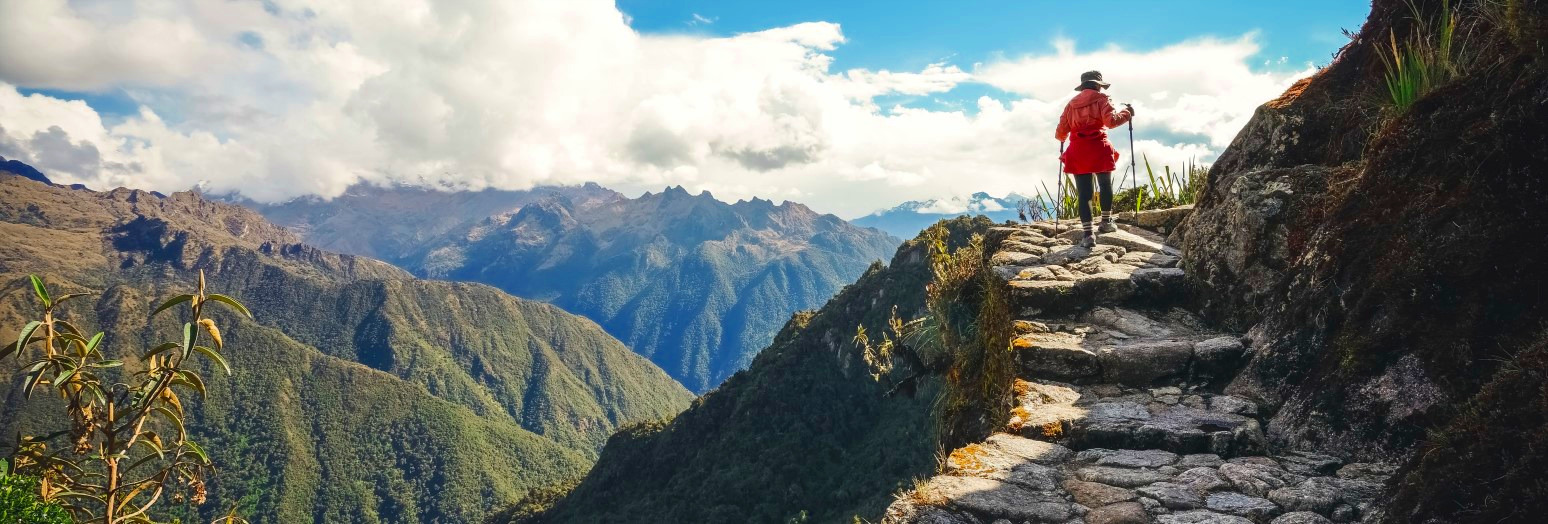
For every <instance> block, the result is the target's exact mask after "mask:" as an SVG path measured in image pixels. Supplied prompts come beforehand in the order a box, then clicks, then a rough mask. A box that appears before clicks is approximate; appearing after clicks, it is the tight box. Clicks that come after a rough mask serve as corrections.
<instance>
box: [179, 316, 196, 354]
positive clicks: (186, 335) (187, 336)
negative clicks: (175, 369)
mask: <svg viewBox="0 0 1548 524" xmlns="http://www.w3.org/2000/svg"><path fill="white" fill-rule="evenodd" d="M198 338H199V332H198V331H197V328H195V327H194V325H193V323H192V322H184V323H183V358H188V352H189V351H192V350H193V345H194V341H195V340H198Z"/></svg>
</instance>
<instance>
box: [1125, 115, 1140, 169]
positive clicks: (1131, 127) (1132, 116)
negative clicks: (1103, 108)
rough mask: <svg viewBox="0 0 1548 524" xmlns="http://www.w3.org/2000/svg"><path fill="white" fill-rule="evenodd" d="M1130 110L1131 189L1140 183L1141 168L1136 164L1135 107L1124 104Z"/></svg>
mask: <svg viewBox="0 0 1548 524" xmlns="http://www.w3.org/2000/svg"><path fill="white" fill-rule="evenodd" d="M1123 106H1124V107H1127V108H1129V187H1134V184H1137V183H1139V166H1138V165H1137V164H1135V163H1134V106H1132V105H1129V104H1124V105H1123Z"/></svg>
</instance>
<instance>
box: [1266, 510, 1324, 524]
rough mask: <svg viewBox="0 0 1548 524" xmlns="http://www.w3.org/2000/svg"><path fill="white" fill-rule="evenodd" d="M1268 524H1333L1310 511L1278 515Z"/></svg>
mask: <svg viewBox="0 0 1548 524" xmlns="http://www.w3.org/2000/svg"><path fill="white" fill-rule="evenodd" d="M1269 524H1333V521H1331V520H1328V519H1327V517H1324V516H1322V515H1318V514H1316V513H1312V512H1310V511H1295V512H1291V513H1286V514H1284V515H1280V516H1279V517H1277V518H1275V519H1274V520H1273V522H1270V523H1269Z"/></svg>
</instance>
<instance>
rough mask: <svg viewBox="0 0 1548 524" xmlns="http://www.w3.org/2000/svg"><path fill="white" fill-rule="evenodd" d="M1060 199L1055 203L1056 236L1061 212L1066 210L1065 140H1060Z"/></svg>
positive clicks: (1058, 231) (1058, 230)
mask: <svg viewBox="0 0 1548 524" xmlns="http://www.w3.org/2000/svg"><path fill="white" fill-rule="evenodd" d="M1058 183H1059V191H1058V194H1059V201H1058V202H1057V203H1055V204H1054V208H1053V209H1054V236H1059V233H1060V229H1059V212H1060V211H1063V210H1064V141H1063V140H1060V141H1059V182H1058Z"/></svg>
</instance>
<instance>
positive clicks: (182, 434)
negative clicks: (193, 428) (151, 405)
mask: <svg viewBox="0 0 1548 524" xmlns="http://www.w3.org/2000/svg"><path fill="white" fill-rule="evenodd" d="M156 412H157V413H161V414H162V415H164V416H166V417H167V420H171V421H172V424H174V425H176V426H177V438H178V440H183V439H186V438H188V430H186V429H184V428H183V417H180V416H178V415H177V413H176V412H173V411H172V410H171V409H170V408H167V407H166V406H156Z"/></svg>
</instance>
